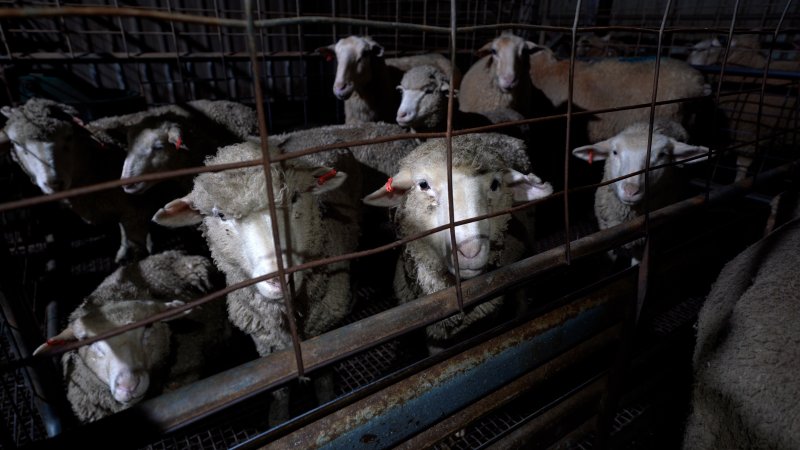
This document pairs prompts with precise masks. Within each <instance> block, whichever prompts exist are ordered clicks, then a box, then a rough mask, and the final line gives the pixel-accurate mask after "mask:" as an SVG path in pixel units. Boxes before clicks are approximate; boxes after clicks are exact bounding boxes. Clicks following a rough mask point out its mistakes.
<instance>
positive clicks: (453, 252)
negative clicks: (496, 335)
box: [445, 0, 464, 313]
mask: <svg viewBox="0 0 800 450" xmlns="http://www.w3.org/2000/svg"><path fill="white" fill-rule="evenodd" d="M455 48H456V2H455V0H450V52H451V53H450V62H451V63H452V62H454V61H455V56H454V55H455V54H454V53H453V51H455ZM454 71H455V65H454V66H453V67H452V68H451V71H450V89H449V91H448V93H447V130H446V131H445V144H446V149H447V203H448V208H447V213H448V219H450V227H449V228H450V230H449V231H450V257H451V258H452V259H453V275H455V279H456V300H458V309H459V311H461V312H462V313H463V312H464V295H463V293H462V291H461V273H460V269H459V265H460V264H459V262H458V245H456V227H455V225H453V223H454V222H455V217H456V215H455V205H453V109H454V102H453V98H454V96H455V94H454V92H455V85H454V84H453V74H454Z"/></svg>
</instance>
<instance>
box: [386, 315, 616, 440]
mask: <svg viewBox="0 0 800 450" xmlns="http://www.w3.org/2000/svg"><path fill="white" fill-rule="evenodd" d="M620 329H621V328H620V326H619V325H614V326H612V327H610V328H609V329H607V330H605V331H603V332H600V333H599V334H597V335H595V336H592V337H591V338H589V339H588V340H586V341H584V342H582V343H580V344H578V345H576V346H575V347H574V348H573V349H571V350H569V351H567V352H565V353H563V354H561V355H559V356H557V357H556V358H554V359H552V360H550V361H548V362H547V363H546V364H544V365H542V366H540V367H538V368H537V369H535V370H534V371H532V372H529V373H527V374H525V375H523V376H522V377H520V378H518V379H516V380H514V381H513V382H511V383H509V384H507V385H505V386H503V387H502V388H500V389H499V390H498V391H496V392H494V393H492V395H491V396H487V397H484V398H482V399H480V400H478V401H477V402H475V403H473V404H471V405H469V406H467V407H466V408H464V409H462V410H461V411H459V412H457V413H456V414H454V415H452V416H449V417H447V418H446V419H444V420H443V421H441V422H439V423H437V424H436V425H434V426H432V427H430V428H428V429H427V430H425V431H423V432H422V433H420V434H418V435H416V436H414V437H412V438H410V439H408V440H406V441H404V442H403V443H401V444H400V445H398V446H397V447H395V450H415V449H418V448H429V447H432V446H433V445H434V444H435V443H436V442H438V441H439V440H441V439H442V436H447V435H450V434H452V433H455V432H456V431H458V430H461V429H463V428H464V427H466V426H467V425H469V424H470V423H472V422H474V421H475V420H477V419H478V418H480V417H481V416H483V415H484V414H486V412H487V411H492V410H495V409H497V408H500V407H502V406H503V405H506V404H508V403H509V402H511V401H512V400H514V399H516V398H518V397H519V396H520V395H522V394H524V393H526V392H528V391H531V390H533V389H535V388H536V387H537V386H539V385H541V384H542V383H543V382H545V381H547V380H550V379H553V378H557V377H558V376H559V375H561V374H562V373H563V372H564V371H565V370H567V369H568V368H569V367H570V366H572V365H574V364H575V363H576V362H580V361H584V360H586V359H587V358H588V357H589V355H592V354H596V353H597V352H599V351H601V350H602V349H604V348H606V347H607V346H609V345H610V344H611V342H613V341H615V340H617V339H618V338H619V335H620Z"/></svg>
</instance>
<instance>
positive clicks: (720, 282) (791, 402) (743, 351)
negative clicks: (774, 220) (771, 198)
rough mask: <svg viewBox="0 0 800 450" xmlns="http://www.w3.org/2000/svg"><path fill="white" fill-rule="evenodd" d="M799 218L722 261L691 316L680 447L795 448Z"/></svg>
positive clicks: (799, 439)
mask: <svg viewBox="0 0 800 450" xmlns="http://www.w3.org/2000/svg"><path fill="white" fill-rule="evenodd" d="M798 248H800V221H798V220H797V219H795V220H793V221H791V222H789V223H787V224H786V225H784V226H783V227H781V228H779V229H777V230H776V231H774V232H773V233H772V234H770V235H769V236H767V237H765V238H764V239H762V240H760V241H758V242H756V243H755V244H753V245H751V246H750V247H749V248H747V249H746V250H745V251H743V252H742V253H740V254H739V255H738V256H736V257H735V258H733V259H732V260H731V261H730V262H728V263H727V264H726V265H725V267H724V268H723V269H722V271H721V272H720V274H719V276H718V277H717V279H716V281H715V282H714V284H713V285H712V287H711V290H710V292H709V294H708V296H707V297H706V300H705V304H704V305H703V308H702V309H701V310H700V313H699V316H698V321H697V326H696V329H697V343H696V345H695V349H694V358H693V369H694V382H693V392H692V400H691V413H690V415H689V418H688V420H687V424H686V431H685V435H684V444H683V448H684V449H692V450H694V449H709V450H710V449H722V448H724V449H752V448H770V449H778V448H781V449H789V448H800V421H798V417H800V403H798V401H797V398H798V395H800V378H798V376H797V367H798V366H800V346H798V345H797V341H798V336H800V295H799V294H800V284H799V283H798V281H799V279H798V277H797V267H798V266H800V252H798V251H797V249H798Z"/></svg>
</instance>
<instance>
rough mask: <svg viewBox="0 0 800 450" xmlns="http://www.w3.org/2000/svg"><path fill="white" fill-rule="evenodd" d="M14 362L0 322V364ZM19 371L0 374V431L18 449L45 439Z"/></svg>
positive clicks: (1, 445) (7, 335) (7, 334)
mask: <svg viewBox="0 0 800 450" xmlns="http://www.w3.org/2000/svg"><path fill="white" fill-rule="evenodd" d="M15 359H17V356H16V351H14V350H13V349H12V341H11V338H10V330H8V324H7V323H6V322H5V321H4V320H3V321H0V363H6V362H11V361H13V360H15ZM22 370H23V369H17V370H13V371H8V372H2V373H0V431H2V432H3V433H4V434H6V439H9V440H10V441H11V442H12V443H13V444H16V445H18V446H21V445H25V444H29V443H32V442H35V441H38V440H40V439H44V438H45V437H47V434H46V433H45V430H44V424H43V423H42V420H41V417H40V416H39V413H38V410H37V408H36V405H35V404H34V401H33V395H32V391H31V389H30V386H29V385H28V383H27V382H26V380H25V376H24V375H23V373H22ZM6 439H2V440H0V448H5V447H4V443H6V442H7V441H6ZM11 448H13V447H11Z"/></svg>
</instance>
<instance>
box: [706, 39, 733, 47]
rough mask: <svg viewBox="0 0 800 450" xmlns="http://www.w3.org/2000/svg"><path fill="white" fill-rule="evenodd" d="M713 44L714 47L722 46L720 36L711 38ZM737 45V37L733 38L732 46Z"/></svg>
mask: <svg viewBox="0 0 800 450" xmlns="http://www.w3.org/2000/svg"><path fill="white" fill-rule="evenodd" d="M711 46H712V47H722V42H720V41H719V39H718V38H714V39H712V40H711ZM735 46H736V39H732V40H731V47H735Z"/></svg>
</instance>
